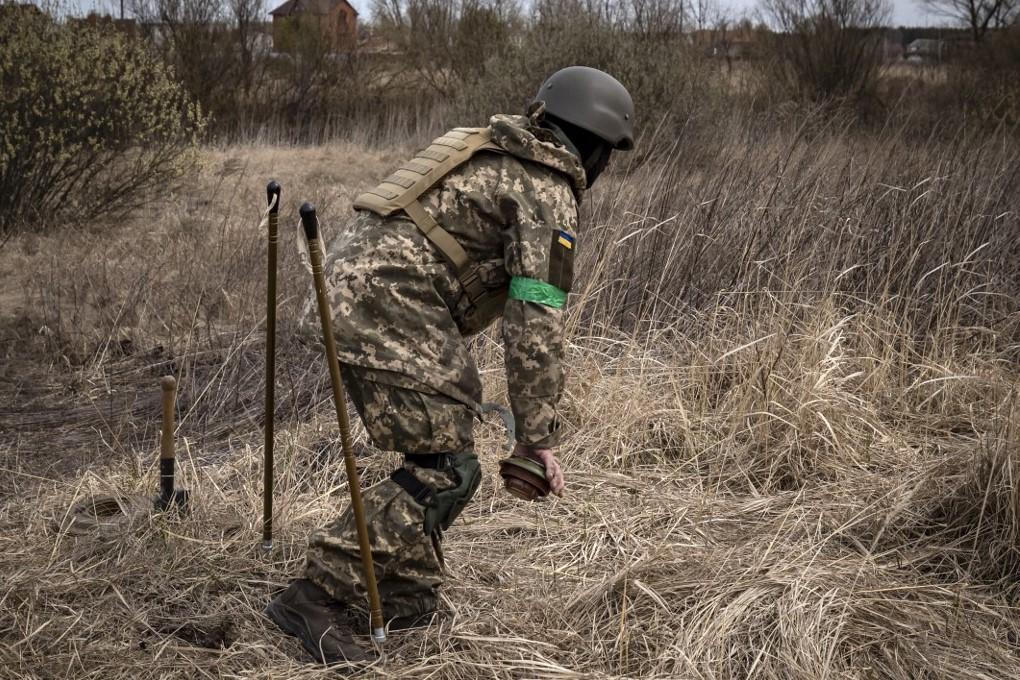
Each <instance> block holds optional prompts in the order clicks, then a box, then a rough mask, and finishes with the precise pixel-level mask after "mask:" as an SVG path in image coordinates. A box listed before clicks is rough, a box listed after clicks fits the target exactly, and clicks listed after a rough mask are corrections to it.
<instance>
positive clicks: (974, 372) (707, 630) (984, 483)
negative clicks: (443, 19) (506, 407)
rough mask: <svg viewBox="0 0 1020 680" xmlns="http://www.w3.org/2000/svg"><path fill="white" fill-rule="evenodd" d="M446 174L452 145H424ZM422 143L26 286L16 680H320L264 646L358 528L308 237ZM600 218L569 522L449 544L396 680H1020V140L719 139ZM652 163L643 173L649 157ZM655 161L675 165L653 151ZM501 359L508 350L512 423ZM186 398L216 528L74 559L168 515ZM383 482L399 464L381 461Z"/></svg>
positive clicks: (204, 180) (594, 235)
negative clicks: (275, 597) (98, 525)
mask: <svg viewBox="0 0 1020 680" xmlns="http://www.w3.org/2000/svg"><path fill="white" fill-rule="evenodd" d="M418 141H420V140H418ZM405 147H406V145H405V144H401V145H396V144H394V145H392V146H391V147H386V148H382V149H379V148H370V147H367V146H364V145H361V144H354V143H342V142H336V143H332V144H327V145H324V146H322V147H317V148H307V147H289V146H273V147H269V146H260V147H229V148H215V149H214V148H210V149H206V150H204V151H203V154H202V167H201V171H200V173H199V175H198V176H197V177H196V178H195V179H194V181H193V182H190V183H189V184H188V186H187V188H186V189H181V190H177V191H174V192H172V193H169V194H168V195H166V196H165V197H162V198H161V199H160V200H159V201H158V202H156V203H155V204H153V206H152V207H151V208H147V209H145V210H139V211H138V212H137V213H136V214H135V215H133V216H131V217H130V219H128V220H125V221H118V222H117V223H103V224H96V225H94V228H91V229H81V230H75V231H68V232H64V233H47V234H41V235H37V234H23V235H19V236H17V237H15V238H14V239H12V240H11V241H10V242H8V243H7V244H6V245H5V246H3V248H2V250H0V276H2V281H3V289H2V290H3V297H2V298H0V300H2V302H0V320H2V323H0V338H2V352H3V359H2V363H0V527H2V531H0V676H2V677H7V678H55V677H68V678H71V677H73V678H104V679H106V678H137V677H159V678H171V677H182V678H202V677H208V678H211V677H223V678H241V677H244V678H256V677H280V678H310V677H317V676H321V677H331V676H332V675H333V672H332V671H327V670H324V669H321V668H317V667H315V666H314V665H310V664H309V663H308V662H307V659H306V657H305V656H304V654H303V652H302V650H301V648H300V647H299V645H298V644H297V643H296V642H295V641H293V640H292V639H290V638H285V637H282V636H281V635H279V634H278V632H277V631H276V629H275V628H274V627H273V626H272V625H271V624H267V622H266V621H265V620H264V619H263V618H262V617H261V615H260V612H261V609H262V607H263V606H264V604H265V603H266V602H267V601H268V599H269V598H270V597H271V596H272V593H273V592H274V591H275V590H277V589H278V588H280V587H282V586H283V585H284V584H285V583H286V582H287V581H288V580H289V579H291V578H292V577H294V576H295V575H296V574H297V573H298V572H299V570H300V567H301V563H302V558H303V552H304V547H305V542H306V540H307V536H308V534H309V532H310V531H311V530H312V529H313V528H314V527H316V526H319V525H321V524H323V523H324V522H326V521H328V520H329V519H331V518H332V517H333V516H335V515H336V514H337V513H338V512H339V511H340V510H341V509H342V508H343V506H344V503H345V499H346V497H347V493H346V480H345V477H344V474H343V465H342V461H341V457H340V452H339V446H338V442H337V438H336V433H335V415H334V414H333V412H332V410H331V404H330V401H329V391H328V384H327V379H326V371H325V361H324V359H323V357H322V354H321V350H320V348H319V347H318V346H317V344H316V343H315V342H313V341H311V340H309V339H308V336H307V335H306V334H303V333H302V332H301V330H300V329H301V326H302V323H303V319H302V316H301V309H302V307H303V304H304V301H305V300H306V299H307V296H308V294H309V280H310V276H309V275H308V274H307V272H305V271H304V269H303V268H302V267H301V265H300V262H299V259H298V255H297V252H296V248H295V244H296V241H297V238H298V237H297V231H296V226H297V225H296V222H297V220H296V209H297V206H298V205H299V204H300V202H301V201H302V200H305V199H309V200H313V201H314V202H316V203H317V205H318V207H319V215H320V218H321V219H322V222H323V226H324V229H325V230H326V234H327V236H328V234H329V229H330V225H331V224H335V222H336V220H339V219H342V217H343V216H344V215H345V214H346V213H347V210H348V206H349V202H350V199H351V197H352V196H353V195H354V194H355V193H356V192H357V190H358V189H360V188H362V187H363V186H365V185H366V184H368V183H369V182H370V181H372V179H374V178H378V177H381V176H382V175H383V174H384V173H386V172H387V171H388V170H389V169H390V167H391V166H392V165H393V164H394V163H395V162H397V161H398V160H400V159H402V158H403V156H404V153H405V152H406V151H407V149H406V148H405ZM658 147H659V150H658V151H656V152H655V153H647V152H646V153H642V155H640V156H638V155H635V156H634V157H633V158H630V159H621V162H620V163H618V164H617V167H616V172H615V173H614V174H612V175H611V176H609V177H607V178H606V179H605V180H604V181H603V185H602V186H600V187H598V188H597V189H596V190H595V191H594V192H593V193H592V195H591V196H590V197H589V199H588V200H587V202H586V206H585V208H584V210H583V213H584V215H583V226H582V229H581V231H580V236H579V245H580V249H581V261H580V266H581V269H583V271H584V274H583V275H582V277H581V283H580V285H579V286H578V288H577V293H578V294H577V295H576V296H574V299H573V300H572V303H571V309H572V313H571V320H570V323H569V334H570V341H569V349H568V356H567V362H568V364H569V378H568V384H567V391H566V396H565V399H564V403H563V416H564V420H565V422H566V427H567V435H566V440H565V445H564V447H563V450H562V452H561V459H562V461H563V463H564V466H565V470H566V474H567V490H566V492H565V494H564V496H563V497H562V498H560V499H556V500H553V501H550V502H545V503H535V504H525V503H521V502H518V501H516V500H515V499H513V498H512V497H510V496H509V495H508V494H506V493H505V492H503V491H502V490H501V489H500V485H499V478H498V474H497V471H496V468H497V465H496V464H497V460H498V459H499V458H500V457H502V456H503V455H505V452H504V448H503V447H504V445H505V442H504V434H503V432H502V431H501V429H500V427H499V426H497V424H495V423H485V424H480V425H479V426H478V428H477V429H476V436H477V438H478V445H479V455H480V457H481V459H482V461H483V465H484V468H485V477H484V481H483V483H482V487H481V489H480V491H479V492H478V495H477V496H476V500H475V501H474V502H473V503H472V505H471V506H469V508H468V509H467V510H466V511H465V513H464V514H463V515H462V518H461V519H459V520H458V521H457V523H456V525H455V526H454V527H453V528H452V529H451V530H450V531H449V532H448V534H447V537H446V540H445V543H444V550H445V553H446V559H447V566H448V570H449V572H448V576H449V578H448V583H447V586H446V587H445V588H444V596H443V603H444V607H443V612H442V614H441V615H440V616H438V617H437V618H436V619H435V620H434V621H433V623H432V625H431V626H429V627H428V628H427V629H425V630H423V631H418V632H415V633H401V634H394V635H393V636H392V639H391V641H390V643H389V644H388V646H387V649H386V654H385V656H384V658H383V659H381V660H380V661H379V662H378V663H376V664H375V665H372V666H370V667H365V668H361V669H358V672H359V673H361V674H362V675H363V676H364V677H376V676H379V677H406V678H477V677H500V678H570V677H578V678H580V677H585V678H619V677H649V678H712V679H720V680H722V679H727V680H730V679H733V680H735V679H737V678H741V679H743V678H759V679H766V678H767V679H774V680H780V679H783V680H787V679H803V680H809V679H810V680H816V679H819V678H859V679H862V680H863V679H865V678H867V679H872V678H889V679H892V678H895V679H897V680H901V679H902V680H907V679H916V678H925V679H928V678H931V679H934V678H946V679H950V678H952V679H961V678H965V679H972V680H978V679H980V680H987V679H991V678H1003V679H1005V678H1015V677H1017V672H1018V671H1017V669H1018V668H1020V601H1018V596H1020V544H1018V539H1020V479H1018V476H1020V382H1018V379H1020V310H1018V304H1017V293H1018V292H1020V285H1018V284H1020V267H1018V266H1017V262H1020V245H1018V243H1020V239H1018V238H1017V236H1018V234H1020V217H1018V215H1020V212H1018V211H1020V154H1018V149H1020V145H1018V142H1017V140H1016V139H1015V137H1006V136H1003V137H996V136H990V137H985V138H981V137H976V136H972V135H969V134H967V133H965V132H963V131H961V132H959V133H956V134H950V133H947V134H946V135H945V136H943V137H938V138H936V137H931V138H927V139H914V138H911V137H910V136H909V135H908V134H907V133H906V132H905V131H904V130H894V129H888V130H883V131H881V132H875V133H868V134H862V133H858V132H853V131H850V130H846V129H843V128H840V127H839V126H838V125H837V124H835V123H834V122H832V121H826V120H825V119H812V120H807V121H806V122H803V123H801V124H791V125H790V126H789V127H788V129H787V128H784V129H783V130H778V129H777V130H773V131H770V132H768V133H766V134H763V133H761V131H760V130H756V129H755V128H754V127H753V126H750V125H749V126H746V127H740V126H736V124H734V126H733V127H731V128H728V129H722V130H715V131H713V134H711V135H703V136H701V137H698V136H692V137H691V138H686V139H684V140H682V141H681V142H679V143H677V144H676V145H675V146H671V145H670V144H665V145H663V144H659V145H658ZM639 148H641V145H640V144H639ZM646 148H647V146H646ZM270 178H276V179H278V180H280V181H281V183H282V184H283V187H284V188H283V192H284V193H283V215H284V219H283V220H282V225H281V231H282V239H281V242H282V244H283V245H282V247H281V252H282V253H283V258H282V262H281V320H280V330H279V333H280V341H279V358H278V376H279V387H278V391H277V394H278V412H277V429H278V433H279V437H278V441H277V487H278V488H277V491H278V495H277V507H278V515H277V521H276V526H277V537H276V549H275V551H274V552H273V554H272V555H271V556H268V557H267V556H265V555H263V554H262V553H261V552H260V550H259V548H258V544H259V541H260V518H261V496H260V492H261V456H262V434H261V418H262V414H261V408H262V406H261V404H262V395H263V386H264V385H263V363H262V361H263V356H262V353H263V349H264V344H263V336H262V333H263V322H264V314H265V311H264V297H263V296H264V257H265V243H264V240H265V239H264V230H263V229H260V228H259V224H260V220H261V219H262V213H263V209H264V203H265V193H264V187H265V183H266V181H268V180H269V179H270ZM498 337H499V336H498V332H496V329H495V328H493V329H490V330H489V331H488V332H486V333H484V334H482V335H481V336H479V337H478V338H477V339H475V340H473V347H474V349H475V351H476V355H477V358H478V362H479V366H480V368H481V370H482V372H483V376H484V381H485V388H486V396H487V397H488V398H489V399H494V400H499V401H504V402H505V395H504V388H505V383H504V380H503V376H502V369H501V349H500V346H499V343H498ZM168 373H172V374H175V375H176V376H177V377H178V380H179V382H180V385H181V387H180V400H179V429H178V455H179V459H180V462H181V467H182V475H183V482H182V483H183V485H184V486H186V487H187V488H189V489H190V490H191V493H192V495H193V509H192V513H191V514H190V515H189V516H188V517H186V518H184V519H175V518H172V517H167V516H161V515H157V516H149V515H148V514H142V515H138V516H135V517H134V518H133V519H132V520H131V521H128V522H125V523H122V524H120V525H114V526H108V527H106V528H103V529H98V530H79V529H76V527H75V526H73V525H71V526H69V518H70V509H71V508H72V507H73V506H75V505H76V504H77V503H79V502H82V501H85V500H86V499H88V498H89V497H91V496H93V495H107V494H125V495H128V496H138V495H146V494H148V495H151V494H153V493H154V492H155V489H156V485H157V472H158V467H157V465H156V460H155V459H156V452H157V446H158V428H159V423H158V411H159V407H158V404H159V387H158V380H159V377H160V376H162V375H164V374H168ZM356 434H357V446H358V449H359V451H360V453H361V455H362V457H361V458H360V460H361V462H362V464H363V468H362V469H363V475H364V477H363V481H364V482H365V483H372V482H374V481H378V480H380V479H382V478H383V477H384V476H385V475H387V474H388V472H389V471H390V470H391V469H392V467H393V465H394V462H395V458H394V454H383V453H379V452H374V451H373V450H372V449H371V447H369V446H368V445H367V444H366V443H365V439H364V433H363V431H362V430H361V429H360V425H359V426H358V430H357V433H356Z"/></svg>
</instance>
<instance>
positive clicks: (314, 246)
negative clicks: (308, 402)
mask: <svg viewBox="0 0 1020 680" xmlns="http://www.w3.org/2000/svg"><path fill="white" fill-rule="evenodd" d="M300 213H301V224H302V225H303V226H304V228H305V238H307V239H308V258H309V259H310V260H311V261H312V276H313V277H314V278H315V301H316V302H317V303H318V305H319V319H320V320H321V321H322V340H323V342H325V344H326V361H327V363H328V364H329V378H330V381H331V382H332V383H333V403H334V404H335V405H336V421H337V424H338V425H339V426H340V441H341V444H342V445H343V451H344V465H345V466H346V467H347V482H348V486H349V487H350V489H351V507H352V508H354V522H355V524H357V527H358V545H359V546H360V550H361V566H362V568H363V569H364V572H365V587H366V588H367V589H368V601H369V604H370V605H371V608H372V612H371V620H372V639H373V640H375V641H376V642H378V643H382V642H384V641H385V640H386V630H385V629H384V628H383V618H382V605H381V603H380V601H379V587H378V585H376V582H375V566H374V565H373V564H372V545H371V543H370V542H369V540H368V526H367V524H366V522H365V506H364V505H363V504H362V502H361V481H360V479H359V478H358V466H357V464H356V463H355V461H354V451H353V450H352V447H351V424H350V420H349V419H348V417H347V395H346V394H345V392H344V383H343V380H342V379H341V377H340V360H339V359H338V358H337V354H336V339H335V338H334V337H333V320H332V318H331V316H330V312H329V303H328V302H327V301H326V279H325V276H324V275H323V273H322V245H321V244H320V242H319V220H318V218H317V217H316V216H315V206H313V205H312V204H311V203H305V204H304V205H302V206H301V210H300Z"/></svg>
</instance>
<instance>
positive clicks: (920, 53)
mask: <svg viewBox="0 0 1020 680" xmlns="http://www.w3.org/2000/svg"><path fill="white" fill-rule="evenodd" d="M945 54H946V41H945V40H938V39H936V38H918V39H917V40H914V41H913V42H911V43H909V44H908V45H907V48H906V50H904V57H906V59H907V61H910V62H915V63H929V62H935V63H938V62H941V61H942V60H943V59H944V58H945Z"/></svg>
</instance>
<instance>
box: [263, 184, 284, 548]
mask: <svg viewBox="0 0 1020 680" xmlns="http://www.w3.org/2000/svg"><path fill="white" fill-rule="evenodd" d="M266 200H267V201H268V203H269V264H268V269H267V272H266V413H265V436H266V439H265V447H264V449H263V450H264V452H265V460H264V462H263V466H262V467H263V471H262V473H263V479H262V549H263V550H265V551H266V552H269V551H271V550H272V549H273V429H274V428H273V425H274V421H275V419H276V242H277V239H278V236H279V224H280V184H279V182H277V181H275V180H274V181H272V182H270V183H269V184H268V185H267V186H266Z"/></svg>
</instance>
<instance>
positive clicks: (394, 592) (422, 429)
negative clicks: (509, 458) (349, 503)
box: [305, 367, 474, 619]
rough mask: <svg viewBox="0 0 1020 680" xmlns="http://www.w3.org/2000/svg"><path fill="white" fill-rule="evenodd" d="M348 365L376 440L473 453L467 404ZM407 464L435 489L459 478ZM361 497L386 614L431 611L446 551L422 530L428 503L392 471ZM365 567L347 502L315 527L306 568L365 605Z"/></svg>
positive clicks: (420, 449) (346, 598) (337, 594)
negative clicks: (334, 517) (333, 516)
mask: <svg viewBox="0 0 1020 680" xmlns="http://www.w3.org/2000/svg"><path fill="white" fill-rule="evenodd" d="M344 373H345V383H346V384H347V385H348V392H349V393H350V396H351V400H352V401H353V402H354V404H355V407H356V408H357V410H358V413H359V415H360V416H361V418H362V421H363V422H364V423H365V427H366V429H367V430H368V433H369V436H370V437H371V439H372V442H373V444H375V445H376V446H377V447H378V448H381V449H385V450H393V451H400V452H402V453H455V454H457V455H458V456H462V457H465V458H462V460H468V461H470V460H474V459H473V456H474V454H473V453H471V449H472V448H473V439H472V432H471V431H472V426H473V422H474V414H473V412H472V410H471V409H470V408H468V407H467V406H465V405H464V404H461V403H459V402H457V401H455V400H452V399H449V398H448V397H445V396H443V395H439V394H435V393H427V392H421V391H417V390H413V389H409V388H408V387H404V386H395V385H391V384H386V383H383V382H379V381H378V380H376V379H373V378H375V377H376V375H375V374H373V372H370V371H365V370H362V369H357V368H351V367H345V370H344ZM426 389H427V388H426ZM404 468H405V469H406V470H408V471H409V472H410V473H411V474H412V475H413V476H414V477H415V478H416V479H417V480H418V481H420V482H421V483H422V484H425V485H428V486H429V487H431V488H432V489H433V490H435V491H437V492H441V491H444V490H448V489H452V488H456V487H458V486H459V484H460V481H461V480H460V479H458V475H457V474H455V473H454V472H453V471H452V470H433V469H426V468H422V467H419V466H417V465H414V464H411V463H405V464H404ZM473 491H474V488H473V487H472V488H470V490H469V493H468V494H467V495H468V496H469V495H470V493H473ZM362 497H363V500H364V505H365V516H366V522H367V524H368V534H369V540H370V542H371V544H372V557H373V559H374V561H375V569H376V579H377V582H378V586H379V594H380V596H381V598H382V601H383V613H384V615H385V616H386V618H387V619H390V618H393V617H414V616H419V615H422V614H427V613H429V612H432V611H434V610H435V609H436V605H437V590H438V588H439V586H440V585H441V584H442V580H443V579H442V559H441V556H440V555H439V554H438V553H437V550H436V544H435V541H437V540H438V535H426V533H425V530H424V527H425V519H426V512H427V508H426V506H425V505H423V504H422V503H421V502H418V501H416V500H415V499H414V498H413V497H412V496H411V494H409V493H408V492H407V491H406V490H405V489H404V488H403V487H402V486H400V485H398V484H397V483H396V482H395V481H393V480H392V479H387V480H384V481H382V482H380V483H378V484H376V485H375V486H373V487H371V488H369V489H366V490H365V492H364V493H363V494H362ZM464 500H465V501H466V499H464ZM426 502H427V501H426ZM361 569H362V567H361V555H360V552H359V549H358V538H357V529H356V526H355V523H354V514H353V512H352V511H351V509H350V507H348V508H347V509H346V510H345V511H344V512H343V514H342V515H341V516H340V517H339V519H337V520H336V521H334V522H332V523H330V524H329V525H327V526H326V527H324V528H322V529H320V530H318V531H316V532H315V533H314V534H313V535H312V537H311V540H310V545H309V549H308V559H307V566H306V574H305V575H306V577H307V578H308V579H310V580H312V581H313V582H315V583H316V584H317V585H319V586H320V587H322V588H324V589H325V590H326V591H327V592H329V593H330V594H331V595H332V596H333V597H334V598H336V599H337V600H340V601H343V602H346V603H348V604H350V605H352V606H357V607H361V608H366V609H367V603H366V593H365V589H364V587H363V585H362V573H361Z"/></svg>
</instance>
